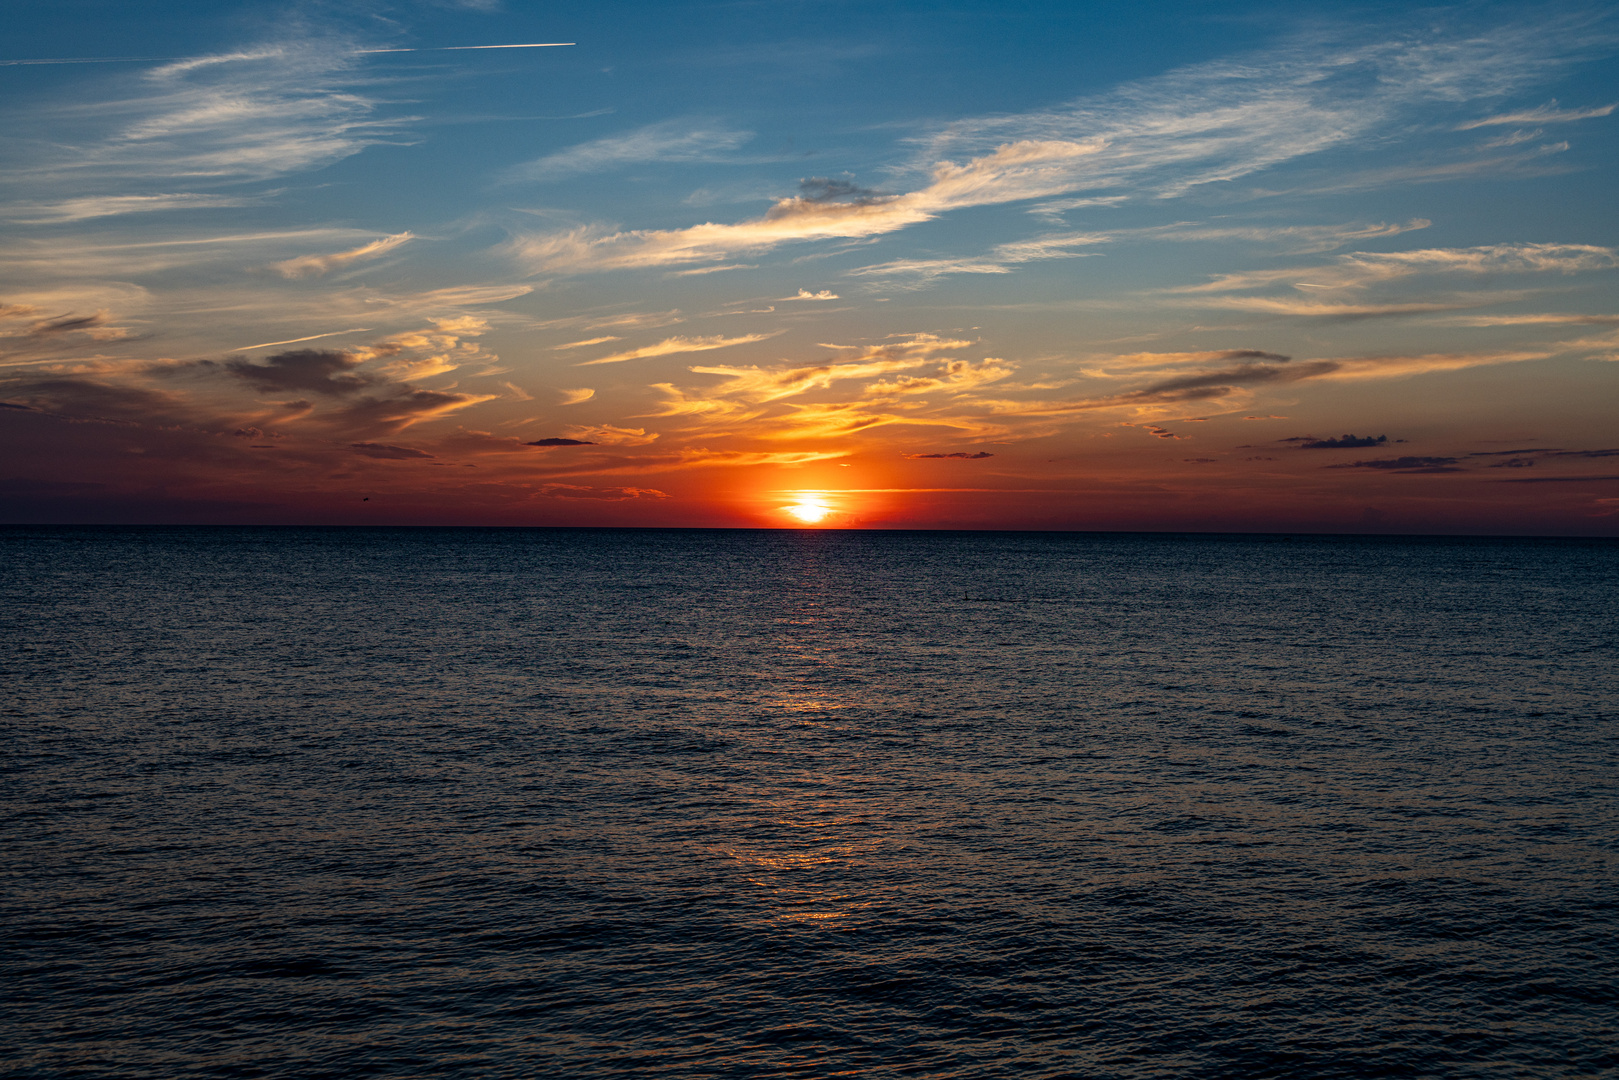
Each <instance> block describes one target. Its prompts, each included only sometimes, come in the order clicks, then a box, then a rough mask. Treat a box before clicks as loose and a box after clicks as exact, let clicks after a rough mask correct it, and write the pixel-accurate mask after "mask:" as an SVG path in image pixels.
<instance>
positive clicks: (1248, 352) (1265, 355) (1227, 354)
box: [1214, 349, 1293, 420]
mask: <svg viewBox="0 0 1619 1080" xmlns="http://www.w3.org/2000/svg"><path fill="white" fill-rule="evenodd" d="M1214 359H1216V360H1264V361H1266V362H1267V363H1271V364H1285V363H1287V362H1288V361H1290V360H1292V359H1293V358H1292V357H1291V356H1283V355H1282V354H1281V353H1273V352H1265V351H1263V350H1261V349H1226V350H1225V351H1224V352H1221V353H1216V354H1215V356H1214ZM1243 419H1244V420H1285V419H1287V418H1286V417H1285V416H1269V417H1264V416H1245V417H1243Z"/></svg>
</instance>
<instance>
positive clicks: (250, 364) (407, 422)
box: [167, 316, 497, 433]
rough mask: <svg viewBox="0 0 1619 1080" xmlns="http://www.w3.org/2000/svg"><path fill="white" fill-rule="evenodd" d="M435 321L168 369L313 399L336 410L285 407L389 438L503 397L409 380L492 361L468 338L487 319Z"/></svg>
mask: <svg viewBox="0 0 1619 1080" xmlns="http://www.w3.org/2000/svg"><path fill="white" fill-rule="evenodd" d="M430 322H431V324H432V325H431V326H429V327H427V328H424V329H421V330H414V331H407V332H405V333H400V334H394V335H391V336H390V337H386V338H383V339H381V340H380V341H377V342H374V343H373V344H371V345H368V346H364V347H361V348H356V349H349V350H343V351H337V350H329V349H295V350H291V351H288V352H281V353H276V354H274V355H272V356H269V357H266V358H265V359H263V360H262V361H254V360H248V359H242V358H233V359H229V360H226V361H224V362H223V363H215V362H213V361H200V362H198V363H195V364H186V365H179V366H177V367H175V368H173V369H167V370H170V371H172V372H173V373H175V374H186V373H203V374H210V373H213V372H221V373H224V374H226V375H229V376H231V377H233V378H235V379H239V380H241V381H242V382H245V383H247V384H248V385H250V386H252V387H253V388H254V389H255V390H257V391H258V392H259V393H260V394H270V395H282V394H304V393H310V394H314V395H316V397H317V398H322V399H326V400H327V401H329V402H331V403H332V405H331V407H330V408H326V409H320V410H317V409H316V407H315V406H314V405H312V404H310V403H308V402H293V403H286V404H287V405H288V407H289V408H291V407H292V406H293V405H297V406H298V408H296V409H294V410H293V411H295V412H297V413H299V414H300V415H304V414H308V413H316V416H315V417H314V422H317V423H320V424H322V425H325V426H329V427H336V428H338V429H340V430H345V431H347V430H353V431H357V432H358V431H376V432H381V433H390V432H394V431H399V430H401V429H403V428H406V427H409V426H411V425H413V424H416V423H420V422H422V421H424V420H430V419H434V418H437V417H441V416H444V415H446V414H448V413H451V412H454V411H456V410H459V409H463V408H466V407H468V406H470V405H476V404H479V403H481V402H485V401H491V400H493V399H494V398H495V397H496V396H497V395H494V394H465V393H458V392H454V391H450V390H428V389H423V388H420V387H417V386H414V385H412V384H411V383H410V382H409V381H407V380H409V379H412V378H418V377H423V376H426V375H433V374H440V373H442V372H444V371H449V370H453V369H454V368H455V367H456V365H457V363H459V362H460V361H462V360H464V359H466V358H468V357H472V356H478V357H480V358H485V359H493V357H489V356H488V355H487V354H484V353H482V352H481V350H480V349H479V347H478V346H477V344H475V343H473V342H469V341H466V340H464V339H465V337H466V336H469V335H477V334H480V333H482V332H483V331H484V330H485V329H486V324H485V323H484V322H483V320H481V319H478V318H475V317H472V316H461V317H459V318H446V319H432V320H430ZM365 365H372V366H369V367H368V366H365Z"/></svg>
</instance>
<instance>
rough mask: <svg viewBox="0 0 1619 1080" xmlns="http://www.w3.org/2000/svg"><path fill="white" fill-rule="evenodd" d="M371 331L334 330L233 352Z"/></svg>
mask: <svg viewBox="0 0 1619 1080" xmlns="http://www.w3.org/2000/svg"><path fill="white" fill-rule="evenodd" d="M370 329H371V328H370V327H369V326H356V327H355V328H354V329H353V330H333V331H332V332H331V333H329V334H310V335H309V336H308V337H295V338H288V339H287V340H285V341H265V342H261V343H260V344H258V345H243V346H242V347H241V348H240V349H232V350H231V352H249V351H251V350H253V349H268V348H269V347H270V346H271V345H296V344H298V342H300V341H314V340H315V339H317V338H323V337H337V336H338V335H339V334H363V333H365V332H366V331H368V330H370Z"/></svg>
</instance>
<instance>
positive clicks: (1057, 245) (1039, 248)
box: [849, 233, 1112, 284]
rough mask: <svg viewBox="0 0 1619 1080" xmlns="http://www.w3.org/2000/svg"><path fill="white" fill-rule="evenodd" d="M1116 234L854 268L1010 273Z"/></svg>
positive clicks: (1073, 254)
mask: <svg viewBox="0 0 1619 1080" xmlns="http://www.w3.org/2000/svg"><path fill="white" fill-rule="evenodd" d="M1111 239H1112V237H1110V236H1106V235H1102V234H1098V233H1053V234H1049V235H1046V236H1036V237H1033V238H1031V239H1028V240H1013V241H1009V242H1008V243H1005V244H997V245H996V246H995V247H994V248H992V249H991V250H990V251H989V253H988V254H986V255H981V256H978V257H976V258H965V259H896V260H894V261H892V262H886V263H878V264H877V265H875V266H861V267H857V268H856V269H853V270H850V271H849V274H850V275H851V276H854V277H881V278H885V279H888V278H912V279H913V280H914V281H915V283H917V284H926V283H928V282H931V281H933V280H935V279H937V278H940V277H944V276H945V275H947V274H1009V273H1011V267H1012V266H1015V265H1018V264H1020V263H1029V262H1039V261H1043V260H1046V259H1078V258H1083V257H1085V256H1086V255H1089V254H1093V253H1092V252H1086V251H1076V250H1074V249H1075V248H1083V247H1089V246H1092V245H1095V244H1105V243H1108V242H1109V241H1110V240H1111Z"/></svg>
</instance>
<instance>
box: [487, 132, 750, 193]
mask: <svg viewBox="0 0 1619 1080" xmlns="http://www.w3.org/2000/svg"><path fill="white" fill-rule="evenodd" d="M751 138H753V133H752V132H751V131H735V130H730V129H727V128H723V127H719V126H707V127H701V126H698V127H694V126H692V125H690V124H689V123H685V122H681V121H677V120H669V121H665V122H663V123H660V124H652V125H649V126H647V127H643V128H640V129H638V130H636V131H632V132H629V133H627V134H624V135H611V136H608V137H607V138H603V139H596V140H595V141H593V142H587V143H581V144H580V145H578V146H572V147H569V148H568V149H566V150H559V151H557V152H556V153H554V154H550V155H547V156H546V157H543V158H539V159H537V160H535V161H530V162H528V163H526V164H523V165H515V166H513V167H512V168H510V169H508V170H507V171H506V174H505V176H504V179H505V180H506V181H507V182H508V183H510V182H516V181H531V182H533V181H539V182H544V181H549V180H561V179H565V178H567V177H570V176H578V175H580V174H582V173H593V172H604V171H607V170H609V169H616V168H620V167H622V166H624V165H633V164H639V163H641V162H649V161H658V162H668V161H713V160H715V159H716V158H717V157H719V156H720V155H723V154H725V153H727V152H729V151H732V150H735V149H737V148H738V147H740V146H741V145H742V144H743V143H745V142H747V141H748V140H749V139H751Z"/></svg>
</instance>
